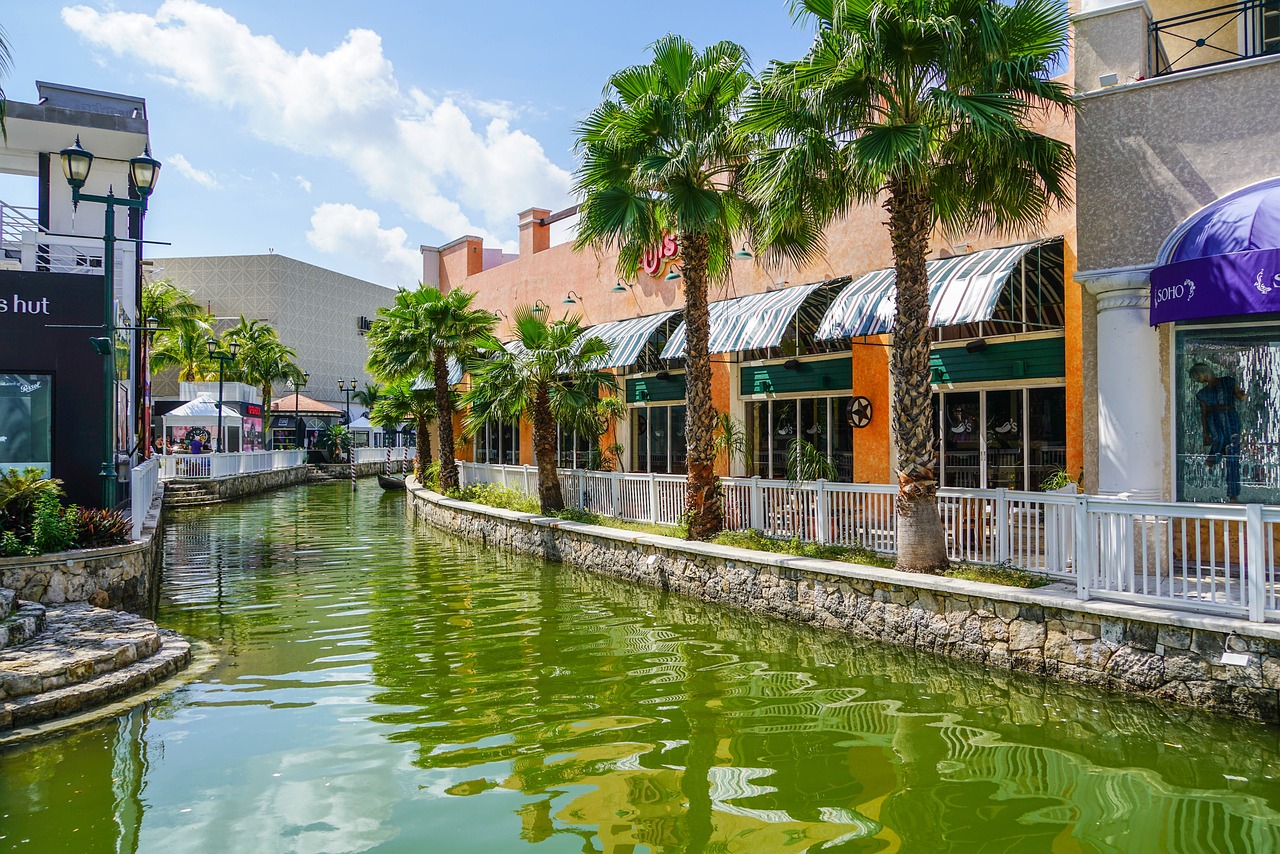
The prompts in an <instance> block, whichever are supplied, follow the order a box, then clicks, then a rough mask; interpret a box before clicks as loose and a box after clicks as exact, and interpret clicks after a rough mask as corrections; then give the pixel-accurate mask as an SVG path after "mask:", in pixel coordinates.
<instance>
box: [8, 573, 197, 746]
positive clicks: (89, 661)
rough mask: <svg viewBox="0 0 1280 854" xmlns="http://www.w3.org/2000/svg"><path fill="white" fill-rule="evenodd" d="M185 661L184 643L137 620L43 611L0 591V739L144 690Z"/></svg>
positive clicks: (98, 611) (84, 607)
mask: <svg viewBox="0 0 1280 854" xmlns="http://www.w3.org/2000/svg"><path fill="white" fill-rule="evenodd" d="M190 662H191V645H190V644H188V643H187V642H186V641H185V640H183V639H182V638H181V637H180V636H179V635H177V634H176V633H174V632H170V631H167V630H164V629H161V628H159V627H157V626H156V624H155V623H153V622H151V621H150V620H146V619H143V618H142V617H139V616H137V615H135V614H129V613H124V612H120V611H108V610H104V609H102V608H94V607H93V606H91V605H88V604H84V603H75V604H70V605H62V606H58V607H47V608H46V607H45V606H43V605H37V604H35V603H32V602H21V603H20V602H18V601H17V598H16V596H15V595H14V593H13V591H11V590H4V589H0V737H2V735H3V733H4V732H5V731H6V730H10V729H14V728H16V727H25V726H30V725H32V724H37V723H40V722H41V721H45V720H48V719H50V718H54V717H59V716H62V715H69V714H74V713H76V712H80V711H85V710H88V709H92V708H94V707H97V706H102V705H105V704H107V703H110V702H113V701H115V700H118V699H121V698H123V697H126V696H128V695H130V694H133V693H136V692H138V691H141V690H143V689H145V688H149V687H151V686H152V685H154V684H156V683H157V682H160V681H162V680H164V679H167V678H168V677H170V676H172V675H173V674H175V673H177V672H178V671H180V670H182V669H183V668H185V667H186V666H187V665H188V664H189V663H190Z"/></svg>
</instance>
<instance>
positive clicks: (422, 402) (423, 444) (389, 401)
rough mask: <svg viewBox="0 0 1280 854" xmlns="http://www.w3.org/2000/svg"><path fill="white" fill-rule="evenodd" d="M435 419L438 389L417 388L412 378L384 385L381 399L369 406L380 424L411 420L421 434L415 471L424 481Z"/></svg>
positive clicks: (381, 425) (414, 465)
mask: <svg viewBox="0 0 1280 854" xmlns="http://www.w3.org/2000/svg"><path fill="white" fill-rule="evenodd" d="M435 419H436V392H435V389H434V388H416V387H415V383H414V382H413V381H412V380H407V379H402V380H396V381H395V382H391V383H388V384H387V385H385V386H383V388H382V391H381V393H380V394H379V395H378V400H377V402H376V403H374V405H373V408H372V409H371V410H369V420H370V421H372V422H373V423H374V424H377V425H378V426H380V427H384V428H385V427H398V426H399V425H400V424H401V423H403V422H404V421H406V420H408V421H412V422H413V429H414V431H415V432H416V433H417V434H418V447H417V455H416V457H415V458H414V463H413V473H414V476H415V477H417V478H418V481H419V482H422V483H425V482H426V477H427V469H428V468H430V467H431V443H430V441H428V436H429V435H430V434H429V433H428V430H429V429H430V427H431V422H432V421H434V420H435Z"/></svg>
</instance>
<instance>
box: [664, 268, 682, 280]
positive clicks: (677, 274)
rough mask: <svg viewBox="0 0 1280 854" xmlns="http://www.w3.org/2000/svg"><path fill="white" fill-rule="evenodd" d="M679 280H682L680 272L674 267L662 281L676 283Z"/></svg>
mask: <svg viewBox="0 0 1280 854" xmlns="http://www.w3.org/2000/svg"><path fill="white" fill-rule="evenodd" d="M678 278H680V271H679V270H677V269H676V268H675V267H672V268H671V269H670V270H668V271H667V274H666V275H665V276H663V277H662V280H663V281H664V282H674V281H675V280H676V279H678Z"/></svg>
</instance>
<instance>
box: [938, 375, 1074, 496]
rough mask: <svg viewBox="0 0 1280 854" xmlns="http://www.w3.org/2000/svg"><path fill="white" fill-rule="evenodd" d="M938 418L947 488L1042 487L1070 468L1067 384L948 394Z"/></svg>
mask: <svg viewBox="0 0 1280 854" xmlns="http://www.w3.org/2000/svg"><path fill="white" fill-rule="evenodd" d="M933 417H934V422H935V429H936V430H937V434H938V437H939V446H940V457H941V466H940V479H941V483H942V485H943V486H951V487H956V488H959V489H1017V490H1037V489H1039V488H1040V484H1042V483H1044V482H1045V480H1046V479H1048V478H1049V476H1050V475H1051V474H1053V473H1055V472H1058V471H1065V470H1066V464H1067V391H1066V388H1064V387H1063V386H1050V387H1046V388H1000V389H982V390H975V391H949V392H943V393H939V394H935V395H934V406H933ZM1073 479H1074V478H1073Z"/></svg>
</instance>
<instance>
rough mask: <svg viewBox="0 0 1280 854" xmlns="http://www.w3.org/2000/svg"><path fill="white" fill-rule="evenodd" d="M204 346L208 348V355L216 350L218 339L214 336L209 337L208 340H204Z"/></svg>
mask: <svg viewBox="0 0 1280 854" xmlns="http://www.w3.org/2000/svg"><path fill="white" fill-rule="evenodd" d="M204 346H205V347H207V348H208V350H209V355H210V356H212V355H213V354H214V353H216V352H218V341H217V339H215V338H210V339H209V340H208V341H206V342H204Z"/></svg>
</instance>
